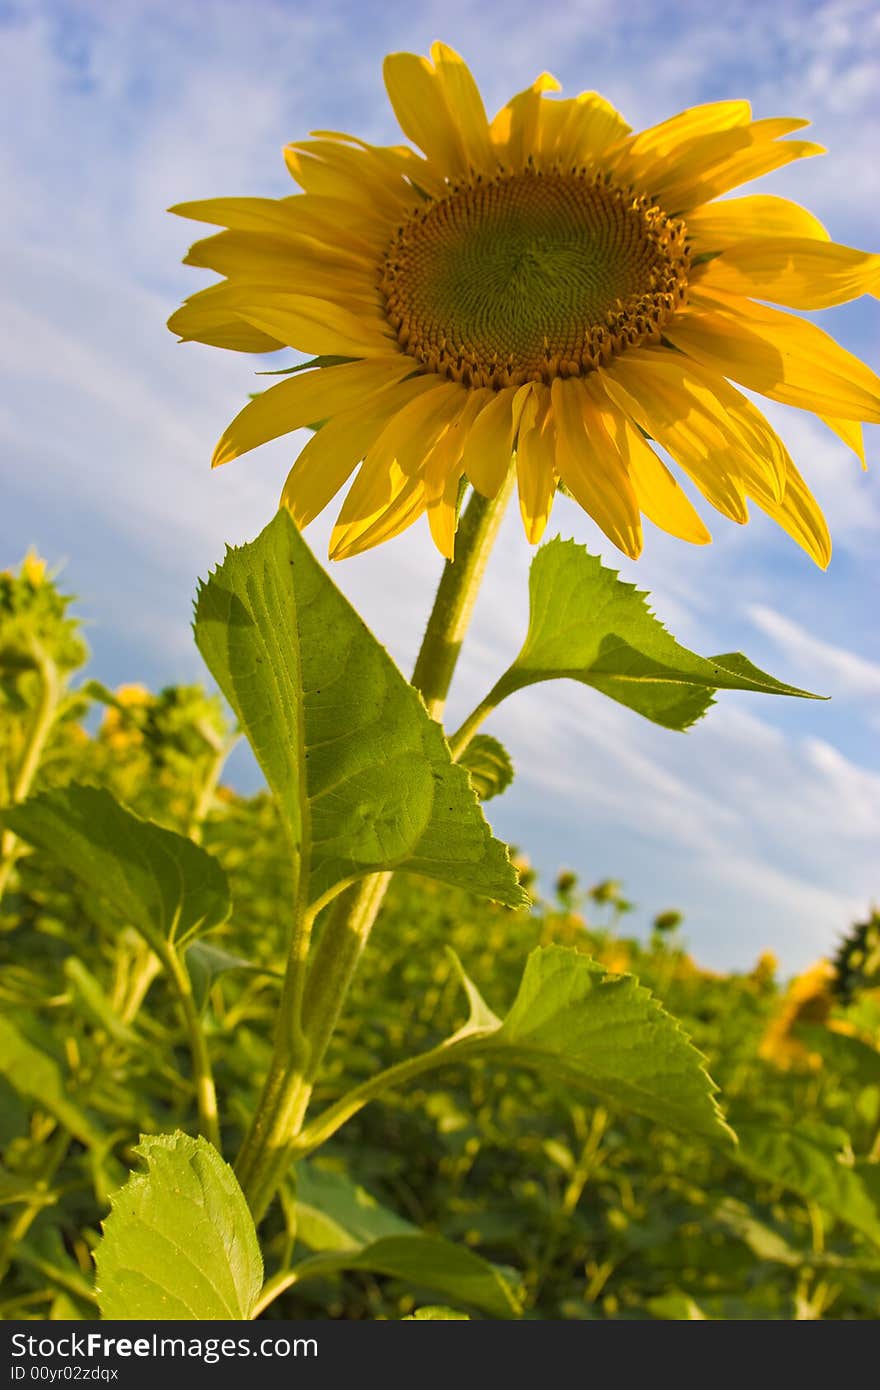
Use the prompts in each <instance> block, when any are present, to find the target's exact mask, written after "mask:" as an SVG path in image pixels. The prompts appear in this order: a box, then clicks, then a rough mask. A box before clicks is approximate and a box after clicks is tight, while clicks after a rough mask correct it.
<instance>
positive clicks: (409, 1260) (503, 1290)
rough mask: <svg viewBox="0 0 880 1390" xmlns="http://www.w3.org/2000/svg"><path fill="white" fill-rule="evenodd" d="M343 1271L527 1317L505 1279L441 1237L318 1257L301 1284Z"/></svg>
mask: <svg viewBox="0 0 880 1390" xmlns="http://www.w3.org/2000/svg"><path fill="white" fill-rule="evenodd" d="M341 1270H364V1271H367V1272H369V1273H370V1274H385V1275H389V1276H391V1277H392V1278H394V1279H402V1280H405V1282H406V1283H407V1284H411V1285H413V1286H415V1287H416V1288H425V1289H430V1290H432V1291H433V1292H435V1293H439V1294H446V1295H447V1296H449V1297H452V1298H455V1299H459V1300H460V1301H461V1302H462V1303H465V1304H467V1305H469V1306H470V1307H473V1308H477V1309H479V1310H480V1311H481V1312H484V1313H488V1314H489V1315H490V1316H491V1317H496V1318H515V1317H516V1316H517V1315H518V1314H519V1313H520V1312H521V1305H520V1304H519V1302H518V1301H517V1299H516V1297H515V1295H514V1294H513V1292H512V1290H511V1288H510V1286H509V1285H508V1283H507V1281H506V1280H505V1279H504V1278H503V1276H502V1275H501V1274H500V1273H499V1272H498V1271H497V1270H495V1269H493V1268H492V1266H491V1265H490V1264H488V1263H487V1262H486V1261H485V1260H482V1259H480V1257H479V1256H478V1255H474V1254H472V1252H471V1251H470V1250H467V1249H465V1248H463V1247H462V1246H460V1245H453V1244H452V1243H451V1242H450V1241H448V1240H440V1239H439V1238H438V1237H436V1236H425V1235H421V1234H419V1235H405V1236H385V1237H383V1239H382V1240H377V1241H374V1242H373V1243H372V1244H371V1245H366V1246H364V1248H363V1249H362V1250H358V1251H352V1250H345V1251H341V1252H340V1253H338V1254H328V1255H313V1256H312V1257H311V1258H310V1259H308V1260H304V1261H303V1262H302V1264H300V1265H299V1266H298V1270H297V1273H298V1276H299V1279H300V1281H302V1280H303V1279H306V1278H309V1277H312V1278H314V1277H315V1276H317V1275H319V1274H334V1273H336V1272H338V1271H341Z"/></svg>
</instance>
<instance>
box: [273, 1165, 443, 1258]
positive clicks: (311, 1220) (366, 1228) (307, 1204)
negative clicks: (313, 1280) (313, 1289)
mask: <svg viewBox="0 0 880 1390" xmlns="http://www.w3.org/2000/svg"><path fill="white" fill-rule="evenodd" d="M417 1231H418V1228H417V1227H416V1226H414V1225H413V1224H412V1222H411V1221H406V1220H405V1219H404V1218H403V1217H402V1216H398V1215H397V1213H396V1212H393V1211H390V1210H389V1209H388V1207H383V1206H382V1204H381V1202H377V1201H376V1198H375V1197H373V1196H372V1195H371V1194H370V1193H369V1192H367V1190H366V1188H363V1187H361V1186H360V1184H359V1183H355V1182H352V1180H351V1178H348V1177H346V1176H345V1174H344V1173H334V1172H328V1171H326V1170H324V1169H322V1168H317V1167H315V1166H314V1164H311V1163H306V1162H305V1161H304V1162H301V1163H298V1164H297V1165H296V1236H297V1240H300V1241H302V1243H303V1245H307V1246H308V1248H309V1249H310V1250H362V1249H363V1248H364V1246H365V1245H369V1244H370V1243H371V1242H372V1241H375V1240H381V1239H383V1238H384V1237H385V1236H399V1235H412V1234H413V1233H415V1232H417Z"/></svg>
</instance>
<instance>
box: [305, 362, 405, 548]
mask: <svg viewBox="0 0 880 1390" xmlns="http://www.w3.org/2000/svg"><path fill="white" fill-rule="evenodd" d="M334 370H335V369H334ZM428 390H430V381H429V380H428V379H427V378H425V377H410V378H409V379H408V380H407V381H400V382H397V383H396V384H395V385H394V386H392V387H389V388H386V389H384V390H381V391H378V392H376V393H375V395H373V396H367V397H364V398H363V399H362V400H360V401H359V402H358V403H357V404H356V405H355V406H353V407H352V408H351V409H349V410H346V411H344V412H343V413H342V414H340V415H335V416H334V417H333V419H332V420H329V421H328V423H327V424H326V425H323V426H322V427H321V429H319V430H318V431H317V432H316V433H315V434H314V435H313V436H312V438H311V439H310V440H309V441H308V443H307V444H306V446H305V448H304V449H303V451H302V453H301V454H300V456H299V458H298V459H297V461H296V463H295V464H294V465H293V468H292V469H291V470H290V473H289V474H288V476H287V481H286V483H285V484H284V491H283V492H282V494H281V505H282V506H285V507H287V508H288V510H289V511H290V512H291V513H292V515H293V519H294V521H295V522H296V523H297V525H298V526H307V525H308V523H309V522H310V521H312V520H313V519H314V517H316V516H317V515H318V513H319V512H320V511H322V510H323V509H324V507H325V506H326V505H327V503H328V502H329V501H330V499H331V498H332V497H333V496H335V494H336V493H337V492H338V491H339V489H340V488H341V487H342V486H343V485H344V483H345V482H346V480H347V479H348V478H349V477H350V476H351V474H352V472H353V471H354V469H355V468H356V467H357V465H358V464H359V463H360V462H361V460H362V459H363V458H364V457H365V456H367V455H368V454H369V452H370V450H371V449H372V448H373V445H374V444H375V443H376V441H377V439H378V438H379V436H380V435H381V434H382V432H383V430H384V429H385V428H386V426H387V425H388V422H389V421H390V420H391V419H393V418H394V416H395V415H396V414H397V413H398V412H399V411H401V410H403V409H404V408H405V407H406V406H407V405H408V404H409V402H410V401H412V400H413V399H415V398H416V397H417V396H420V395H423V394H424V393H425V392H426V391H428Z"/></svg>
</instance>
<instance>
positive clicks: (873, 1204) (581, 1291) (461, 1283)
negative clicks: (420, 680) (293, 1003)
mask: <svg viewBox="0 0 880 1390" xmlns="http://www.w3.org/2000/svg"><path fill="white" fill-rule="evenodd" d="M0 604H2V607H0V624H2V625H0V661H2V687H0V689H2V706H0V711H2V723H0V739H2V742H0V752H2V765H3V767H4V769H5V775H6V777H7V784H6V795H7V798H9V796H10V788H11V785H12V783H13V782H14V781H15V777H16V774H17V775H18V776H19V778H20V777H21V774H22V769H24V771H25V772H26V773H28V775H29V777H30V783H29V790H30V795H29V797H28V799H27V800H25V801H23V802H22V809H21V811H20V812H19V813H17V814H14V813H7V814H6V817H5V823H6V825H7V827H8V828H7V830H6V832H5V838H4V843H3V852H4V859H3V870H4V874H3V888H4V897H3V901H2V911H0V928H2V945H3V954H4V960H3V974H2V1004H3V1015H2V1019H0V1089H2V1094H3V1104H2V1170H0V1179H2V1188H0V1191H2V1199H3V1206H4V1213H5V1217H6V1220H5V1223H4V1234H3V1243H2V1247H0V1248H2V1266H3V1273H4V1283H3V1288H4V1294H3V1303H2V1310H3V1316H4V1318H16V1319H52V1320H55V1319H90V1318H95V1317H96V1316H98V1309H99V1307H100V1309H101V1312H102V1313H103V1314H104V1315H105V1316H115V1317H124V1318H131V1317H134V1318H141V1317H151V1318H152V1317H185V1318H204V1319H208V1318H229V1317H239V1318H242V1317H253V1316H261V1317H263V1318H265V1319H269V1320H272V1319H278V1318H281V1319H284V1318H308V1319H388V1320H398V1319H403V1318H411V1317H430V1318H495V1319H498V1318H502V1319H514V1318H531V1319H534V1318H538V1319H594V1318H618V1319H619V1318H623V1319H634V1318H635V1319H645V1318H651V1319H654V1318H664V1319H679V1320H681V1319H704V1318H706V1319H718V1318H722V1319H756V1318H760V1319H764V1318H770V1319H818V1318H844V1319H846V1318H871V1317H872V1316H874V1315H875V1314H876V1308H877V1303H878V1298H880V1162H878V1158H880V919H877V918H873V919H869V920H866V921H864V922H861V923H857V924H854V925H853V927H852V929H851V931H850V932H849V934H848V935H847V936H846V938H845V939H843V940H842V941H841V945H840V950H839V952H838V954H837V956H836V958H835V960H833V961H829V960H822V961H818V962H817V963H816V965H815V966H814V967H813V968H812V969H811V970H810V971H808V972H806V973H805V974H804V975H802V976H801V977H799V978H797V979H795V980H793V981H790V982H788V983H786V982H784V981H781V980H780V979H779V978H778V971H777V966H776V962H775V961H774V959H773V957H772V956H771V955H770V954H769V953H768V954H765V955H763V956H761V958H760V959H759V960H758V961H756V962H755V965H754V968H753V969H752V970H751V971H749V972H748V973H744V974H732V975H717V974H713V973H712V972H710V971H706V970H703V969H701V968H700V966H699V964H698V963H697V962H695V961H694V960H693V959H692V958H691V956H690V955H689V953H688V951H687V949H686V944H685V940H684V936H683V925H682V923H681V919H680V917H679V914H678V913H677V912H675V911H672V910H664V911H660V912H658V913H657V915H656V917H655V919H654V928H653V932H652V935H651V938H650V940H649V941H647V942H642V943H639V942H637V941H635V940H632V939H629V938H628V937H627V936H626V934H625V925H626V912H627V909H628V907H629V904H628V903H627V902H626V900H625V898H624V895H623V891H622V887H621V885H620V884H617V883H614V882H611V881H607V880H606V881H601V880H600V881H597V882H596V883H594V884H592V886H587V885H586V884H585V883H584V884H582V883H581V882H579V880H578V878H577V876H576V875H575V874H574V873H566V874H562V875H560V877H559V879H558V881H557V882H556V883H555V884H553V885H546V886H545V885H542V884H537V883H536V882H535V881H534V878H533V875H532V874H531V871H530V870H529V867H528V863H527V861H526V860H524V859H517V860H516V862H517V864H518V867H519V871H520V884H521V886H522V887H523V888H526V889H528V891H529V893H530V896H531V905H530V906H527V905H517V904H513V905H511V906H507V907H505V906H501V905H497V904H492V903H491V902H487V901H486V900H485V898H481V897H475V896H473V894H472V893H470V892H468V891H467V890H466V889H465V888H460V887H456V886H455V885H454V884H448V883H443V884H441V883H440V882H438V881H437V879H436V877H427V878H426V877H424V876H412V875H409V874H403V875H399V876H396V877H395V879H394V880H393V882H392V886H391V889H390V891H389V894H388V897H387V899H386V902H385V906H384V909H383V911H382V913H381V915H380V917H379V919H378V922H377V925H376V927H375V930H374V933H373V937H372V941H371V944H370V950H369V951H368V952H366V953H365V955H364V959H363V962H362V964H361V966H360V969H359V970H358V972H357V974H356V975H355V978H354V984H353V986H352V989H351V992H350V994H349V997H348V1000H347V1004H346V1008H345V1011H344V1013H343V1015H342V1018H341V1021H340V1023H339V1025H338V1027H337V1028H336V1030H335V1032H334V1034H333V1037H332V1040H331V1041H330V1044H329V1048H328V1051H327V1054H326V1059H325V1062H324V1065H323V1066H322V1068H321V1071H320V1073H319V1076H318V1078H317V1080H316V1083H315V1087H314V1100H313V1105H314V1107H315V1110H316V1112H317V1115H318V1119H317V1122H313V1123H312V1124H311V1134H310V1127H309V1122H308V1121H307V1122H306V1128H305V1129H304V1130H301V1134H302V1136H303V1137H304V1139H305V1142H304V1143H301V1146H300V1151H299V1152H297V1153H294V1156H293V1161H291V1162H288V1163H287V1165H286V1167H285V1171H284V1173H283V1175H282V1178H281V1181H280V1183H279V1187H278V1192H277V1200H276V1201H274V1202H273V1203H272V1204H271V1205H270V1206H269V1207H268V1211H267V1215H266V1216H265V1218H264V1219H263V1220H262V1222H261V1225H260V1238H259V1246H258V1245H257V1242H256V1238H255V1235H254V1223H253V1221H252V1219H251V1217H250V1216H249V1214H248V1209H247V1206H246V1204H245V1202H244V1201H243V1199H242V1195H241V1188H240V1187H239V1184H238V1182H237V1181H236V1179H235V1178H234V1177H233V1176H232V1173H231V1170H230V1169H229V1168H228V1167H227V1166H226V1164H225V1163H224V1162H223V1161H222V1160H221V1159H220V1157H219V1154H218V1152H217V1147H220V1148H221V1152H223V1153H224V1154H228V1155H230V1156H231V1155H234V1154H235V1153H236V1152H238V1151H239V1150H240V1147H241V1144H242V1140H243V1139H244V1137H245V1135H246V1133H247V1131H248V1127H249V1125H250V1123H251V1120H252V1116H253V1114H254V1112H255V1110H256V1109H257V1107H258V1103H259V1090H260V1086H261V1084H262V1081H263V1078H264V1077H265V1075H266V1073H267V1071H268V1070H269V1069H270V1068H271V1053H272V1030H273V1020H274V1019H275V1018H276V1016H277V1013H278V1008H279V997H280V994H281V992H282V989H283V974H284V969H285V955H286V949H287V948H286V942H285V931H284V923H283V904H284V902H285V900H286V898H287V895H288V892H289V880H290V873H291V869H290V854H289V841H288V839H287V837H286V835H285V831H284V825H283V815H282V812H280V811H279V808H278V803H277V800H275V799H273V797H271V796H270V795H269V794H267V793H264V794H260V795H256V796H253V797H249V798H248V797H243V796H240V795H237V794H236V793H235V792H233V791H231V790H229V789H228V787H226V786H225V785H224V782H223V778H222V769H223V764H224V761H225V758H226V756H227V754H228V752H229V751H230V748H231V747H232V744H233V743H234V740H235V731H234V730H233V729H232V727H231V725H230V723H229V722H228V717H227V715H226V714H225V713H224V710H223V707H222V705H221V703H220V701H219V699H218V697H216V696H214V695H210V694H207V693H206V692H205V691H204V690H203V689H202V688H201V687H194V686H193V687H172V688H168V689H165V690H162V691H160V692H158V693H152V692H150V691H148V690H146V689H144V688H143V687H140V686H132V685H129V686H122V687H121V688H119V689H117V690H115V691H110V690H107V689H105V688H103V687H101V686H100V685H98V684H97V683H95V682H89V681H83V680H82V679H81V678H80V677H79V676H78V672H79V669H80V668H81V666H82V664H83V662H84V660H85V658H86V646H85V643H84V641H83V638H82V633H81V629H80V625H79V623H78V622H77V620H76V619H75V618H74V617H73V616H72V615H71V612H70V609H69V603H68V600H67V599H66V598H65V597H63V596H62V595H61V594H60V593H59V590H58V588H57V585H56V584H55V582H54V581H53V580H52V578H51V576H50V575H48V574H47V572H46V570H45V567H44V566H43V565H42V563H41V562H39V561H38V560H37V559H36V558H35V557H34V556H29V557H28V558H27V560H26V561H25V563H24V564H23V565H22V566H21V568H20V570H19V571H18V572H17V573H10V572H6V573H5V574H3V575H2V576H0ZM49 671H51V673H52V677H53V681H52V683H51V688H50V686H49V685H47V683H46V681H45V674H46V673H47V672H49ZM41 672H42V674H41ZM47 701H48V704H47ZM47 709H50V710H51V713H50V715H49V716H48V717H47V713H46V711H47ZM41 720H42V721H43V722H42V724H41V722H40V721H41ZM35 730H40V731H41V732H40V737H39V747H38V750H37V753H36V754H35V752H34V750H35V746H36V745H35V741H34V731H35ZM491 751H492V750H491V749H490V748H486V749H484V753H485V754H486V756H485V758H484V765H483V767H482V769H478V768H476V766H475V769H474V774H473V778H474V782H475V784H476V785H478V786H480V787H481V788H482V790H483V794H484V795H485V794H486V793H487V792H488V791H493V792H497V791H498V786H497V781H498V778H499V768H498V758H497V756H496V758H495V760H494V761H493V759H492V758H490V757H489V756H488V754H489V753H490V752H491ZM29 754H30V755H33V759H32V760H33V764H34V765H33V766H32V767H30V769H28V767H27V758H28V756H29ZM62 813H63V815H62ZM133 893H135V894H137V898H136V897H134V896H132V894H133ZM230 900H231V902H232V903H233V904H234V906H233V909H232V913H231V915H230V914H229V901H230ZM138 901H140V902H141V903H145V904H147V907H146V910H143V909H140V908H139V907H138ZM172 915H173V916H174V917H175V920H174V921H172V920H171V918H172ZM328 917H329V912H328V909H327V908H325V909H323V911H322V913H320V914H319V917H318V922H317V926H316V930H317V932H318V933H319V937H318V941H319V947H318V949H319V950H320V942H321V940H322V936H321V933H322V932H323V934H324V939H326V934H327V932H328V929H329V930H331V931H332V924H331V923H330V922H329V921H328V920H327V919H328ZM160 930H164V931H165V933H166V935H165V938H164V939H162V938H161V937H160V936H159V935H158V934H157V933H158V932H159V931H160ZM175 931H176V932H177V940H178V941H181V940H182V941H183V945H182V947H181V948H180V949H175V950H174V953H173V954H172V952H171V950H170V949H169V946H168V942H169V941H170V940H173V939H174V932H175ZM526 962H528V963H527V964H526ZM524 964H525V975H524V974H523V967H524ZM578 967H581V968H580V969H579V968H578ZM554 981H555V984H554ZM560 984H561V986H562V988H561V989H560V988H559V985H560ZM502 1019H503V1020H504V1022H503V1023H502V1024H500V1027H499V1021H500V1020H502ZM496 1032H500V1034H501V1035H502V1036H501V1037H500V1038H495V1039H493V1034H494V1033H496ZM505 1034H506V1036H505ZM194 1040H196V1044H195V1045H194ZM530 1051H531V1052H533V1053H534V1055H533V1056H530V1055H529V1053H530ZM444 1053H445V1054H446V1055H443V1054H444ZM206 1056H208V1057H209V1058H210V1069H209V1071H208V1073H207V1074H208V1075H209V1076H210V1078H211V1085H212V1089H213V1091H214V1093H215V1095H216V1097H217V1098H218V1100H219V1116H220V1124H219V1130H218V1131H215V1139H214V1141H213V1142H212V1143H211V1144H209V1143H208V1140H207V1139H206V1138H205V1137H202V1138H196V1137H194V1136H197V1135H198V1133H199V1130H200V1128H201V1129H202V1132H203V1134H204V1131H205V1128H206V1127H207V1126H205V1124H204V1123H201V1124H200V1116H201V1117H202V1121H204V1114H205V1106H204V1097H203V1096H201V1097H200V1088H201V1089H202V1090H203V1089H204V1085H205V1077H206V1072H205V1057H206ZM413 1056H415V1057H416V1058H420V1059H422V1061H421V1064H420V1065H418V1066H415V1067H413V1066H412V1064H411V1063H409V1064H408V1062H407V1059H409V1058H411V1057H413ZM425 1059H428V1062H429V1064H428V1065H426V1064H425ZM432 1059H433V1060H432ZM705 1067H708V1069H709V1073H710V1074H711V1077H712V1078H713V1080H712V1081H710V1080H709V1076H708V1075H707V1074H706V1071H705ZM377 1077H378V1078H380V1082H381V1084H380V1085H379V1086H378V1087H377V1085H376V1078H377ZM716 1086H717V1087H718V1088H720V1090H718V1091H716V1090H715V1087H716ZM717 1101H720V1102H721V1105H722V1107H723V1112H724V1119H722V1118H721V1111H720V1110H719V1109H718V1106H717V1103H716V1102H717ZM215 1113H216V1112H215ZM733 1134H735V1135H736V1142H734V1139H733ZM215 1144H216V1145H217V1147H215ZM239 1171H240V1170H239ZM131 1174H134V1176H130V1175H131ZM108 1212H109V1213H111V1214H110V1215H109V1216H108ZM172 1240H173V1241H174V1248H175V1249H177V1248H178V1243H179V1245H180V1246H184V1247H185V1248H186V1251H187V1261H186V1262H185V1267H183V1266H181V1264H180V1262H179V1261H174V1260H171V1261H169V1253H168V1252H169V1248H170V1247H169V1245H168V1242H169V1241H172ZM96 1260H97V1271H98V1278H97V1283H96V1278H95V1266H96ZM190 1261H191V1263H190ZM132 1270H134V1271H136V1272H137V1273H134V1274H133V1273H131V1271H132ZM127 1271H128V1273H127ZM142 1276H143V1277H142Z"/></svg>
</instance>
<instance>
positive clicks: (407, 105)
mask: <svg viewBox="0 0 880 1390" xmlns="http://www.w3.org/2000/svg"><path fill="white" fill-rule="evenodd" d="M383 70H384V75H385V86H386V88H387V91H388V97H389V100H390V102H391V105H392V106H393V107H394V114H395V116H396V117H397V119H398V121H399V123H400V128H401V130H402V131H403V132H404V134H405V135H408V136H409V138H410V140H412V141H413V143H414V144H416V145H418V146H419V148H420V149H422V150H424V152H425V154H426V155H427V156H428V158H429V159H430V160H434V161H436V162H437V163H438V164H440V165H442V166H443V167H444V168H445V169H448V170H449V171H455V172H458V173H467V171H468V158H467V154H466V151H465V147H464V142H463V140H462V136H461V130H460V128H459V125H458V122H457V120H456V117H455V115H454V114H453V112H452V111H451V110H450V108H449V104H448V102H447V100H446V92H445V90H444V85H443V82H442V81H441V80H440V77H439V75H438V73H437V72H436V70H435V69H434V67H433V66H432V65H431V63H429V62H428V60H427V58H422V57H421V56H420V55H419V54H418V53H389V55H388V57H387V58H386V59H385V64H384V69H383Z"/></svg>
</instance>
